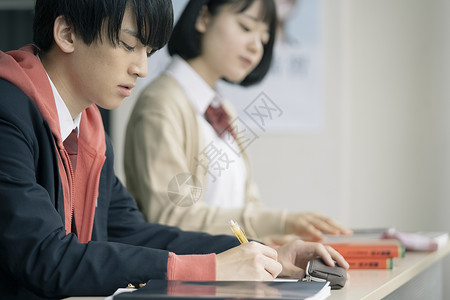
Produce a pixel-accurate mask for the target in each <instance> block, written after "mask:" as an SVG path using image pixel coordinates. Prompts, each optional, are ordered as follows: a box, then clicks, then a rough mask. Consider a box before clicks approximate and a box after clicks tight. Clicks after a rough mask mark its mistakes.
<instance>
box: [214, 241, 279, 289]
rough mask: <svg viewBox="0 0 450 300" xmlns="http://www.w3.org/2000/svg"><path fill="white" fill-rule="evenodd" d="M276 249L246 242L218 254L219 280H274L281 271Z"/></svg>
mask: <svg viewBox="0 0 450 300" xmlns="http://www.w3.org/2000/svg"><path fill="white" fill-rule="evenodd" d="M277 258H278V253H277V251H276V250H274V249H272V248H270V247H267V246H264V245H262V244H260V243H257V242H249V243H244V244H242V245H240V246H237V247H234V248H231V249H230V250H227V251H225V252H222V253H220V254H217V256H216V279H217V280H258V281H261V280H273V279H274V278H275V277H277V276H278V274H279V273H280V272H281V269H282V267H281V264H280V263H279V262H278V261H277Z"/></svg>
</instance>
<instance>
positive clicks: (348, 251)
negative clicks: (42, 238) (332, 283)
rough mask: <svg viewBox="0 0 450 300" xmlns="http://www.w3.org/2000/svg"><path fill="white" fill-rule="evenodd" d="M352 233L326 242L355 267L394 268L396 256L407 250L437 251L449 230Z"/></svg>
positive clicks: (378, 230)
mask: <svg viewBox="0 0 450 300" xmlns="http://www.w3.org/2000/svg"><path fill="white" fill-rule="evenodd" d="M354 233H355V234H354V235H353V236H351V237H334V236H328V237H327V238H326V240H325V244H328V245H330V246H332V247H333V248H334V249H336V250H337V251H338V252H339V253H340V254H341V255H342V256H344V258H345V259H346V260H347V262H348V263H349V264H350V268H351V269H392V268H393V267H394V263H393V262H394V261H393V259H394V258H402V257H404V256H405V251H436V250H438V249H440V248H442V247H443V246H445V245H446V244H447V242H448V233H447V232H424V231H422V232H414V233H406V232H399V231H397V230H395V229H394V228H385V229H369V230H355V231H354Z"/></svg>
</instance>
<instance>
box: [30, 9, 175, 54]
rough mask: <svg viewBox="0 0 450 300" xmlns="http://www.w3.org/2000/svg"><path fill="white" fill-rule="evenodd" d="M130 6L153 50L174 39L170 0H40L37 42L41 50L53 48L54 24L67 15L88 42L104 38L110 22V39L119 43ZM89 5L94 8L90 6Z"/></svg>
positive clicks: (140, 34) (35, 27) (35, 30)
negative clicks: (124, 17)
mask: <svg viewBox="0 0 450 300" xmlns="http://www.w3.org/2000/svg"><path fill="white" fill-rule="evenodd" d="M86 2H88V4H87V5H86ZM81 3H83V4H81ZM127 5H130V6H131V7H132V8H133V9H134V12H135V15H136V20H137V28H138V32H137V34H138V35H137V37H138V38H139V40H140V41H141V42H142V44H144V45H147V46H150V47H151V48H152V49H153V51H152V52H154V51H156V50H158V49H160V48H161V47H163V46H164V45H165V44H166V43H167V41H168V39H169V38H170V34H171V32H172V26H173V8H172V2H171V1H170V0H147V1H143V0H142V1H136V0H115V1H112V0H85V1H80V0H37V1H36V6H35V16H34V25H33V34H34V38H33V40H34V43H35V44H36V46H38V47H39V49H40V50H41V52H46V51H48V50H50V48H51V46H52V45H53V41H54V40H53V24H54V23H55V20H56V18H57V17H58V16H64V17H65V18H66V21H67V22H68V23H69V24H71V25H72V26H73V28H74V31H75V33H76V34H78V35H80V36H81V37H82V38H83V41H84V42H85V43H86V44H87V45H90V44H91V43H92V42H94V41H96V40H97V39H99V40H100V41H102V38H103V37H102V25H103V23H104V22H105V21H107V26H108V27H107V35H108V36H107V38H108V40H109V41H110V42H111V43H112V44H113V45H118V44H119V31H120V28H121V25H122V19H123V16H124V13H125V9H126V7H127ZM86 6H90V7H89V8H88V9H86ZM156 8H158V9H156ZM149 24H151V27H150V26H149Z"/></svg>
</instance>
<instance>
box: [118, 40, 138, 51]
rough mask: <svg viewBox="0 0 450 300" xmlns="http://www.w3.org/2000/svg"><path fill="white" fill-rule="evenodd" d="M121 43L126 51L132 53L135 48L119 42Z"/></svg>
mask: <svg viewBox="0 0 450 300" xmlns="http://www.w3.org/2000/svg"><path fill="white" fill-rule="evenodd" d="M121 43H122V45H123V47H124V48H125V49H126V50H127V51H134V48H135V47H131V46H130V45H128V44H126V43H124V42H121Z"/></svg>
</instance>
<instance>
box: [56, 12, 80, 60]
mask: <svg viewBox="0 0 450 300" xmlns="http://www.w3.org/2000/svg"><path fill="white" fill-rule="evenodd" d="M53 37H54V39H55V43H56V45H57V46H58V47H59V49H61V51H62V52H64V53H72V52H73V51H74V49H75V46H74V43H75V41H76V36H75V33H74V32H73V27H72V26H69V24H68V23H67V21H66V19H65V18H64V17H63V16H59V17H57V18H56V20H55V25H54V26H53Z"/></svg>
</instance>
